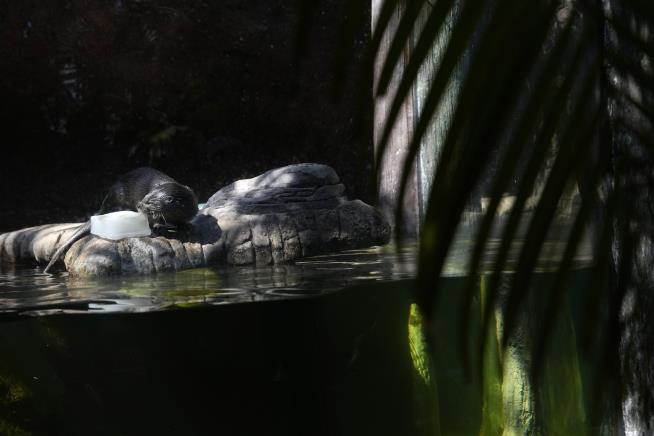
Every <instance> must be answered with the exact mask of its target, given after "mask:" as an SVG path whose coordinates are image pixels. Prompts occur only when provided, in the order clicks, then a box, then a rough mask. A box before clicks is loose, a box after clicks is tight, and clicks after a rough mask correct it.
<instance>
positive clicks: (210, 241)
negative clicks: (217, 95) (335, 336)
mask: <svg viewBox="0 0 654 436" xmlns="http://www.w3.org/2000/svg"><path fill="white" fill-rule="evenodd" d="M344 190H345V188H344V186H343V185H342V184H341V183H339V178H338V176H337V175H336V173H335V172H334V170H333V169H332V168H330V167H328V166H326V165H319V164H311V163H305V164H298V165H290V166H286V167H282V168H277V169H274V170H270V171H267V172H265V173H264V174H261V175H260V176H257V177H254V178H252V179H246V180H238V181H236V182H234V183H232V184H231V185H228V186H226V187H224V188H222V189H221V190H219V191H218V192H216V193H215V194H214V195H213V196H211V198H209V200H207V203H206V205H205V206H204V207H203V208H202V209H201V210H200V211H199V212H198V214H197V215H196V217H195V218H194V220H193V225H192V226H191V228H190V229H188V230H186V231H182V232H180V233H178V234H175V235H174V236H170V235H168V236H167V237H163V236H157V237H141V238H127V239H123V240H120V241H109V240H106V239H102V238H99V237H97V236H94V235H89V236H86V237H84V238H82V239H80V240H79V241H77V242H76V243H75V244H74V245H73V246H72V247H71V248H70V249H69V250H68V252H67V253H66V256H65V258H64V262H65V264H66V268H67V269H68V271H69V273H70V274H71V275H76V276H99V275H111V274H133V273H137V274H149V273H154V272H158V271H177V270H182V269H188V268H196V267H201V266H206V265H210V264H218V263H228V264H234V265H243V264H251V263H256V264H274V263H282V262H289V261H293V260H295V259H298V258H300V257H304V256H310V255H315V254H322V253H329V252H336V251H339V250H344V249H350V248H363V247H370V246H374V245H382V244H385V243H387V242H388V240H389V236H390V229H389V225H388V223H386V222H385V221H384V219H383V218H382V216H381V214H380V213H379V211H378V210H377V209H375V208H374V207H372V206H370V205H368V204H366V203H364V202H362V201H360V200H347V199H346V198H345V197H344V196H343V192H344ZM76 226H77V225H76V224H49V225H44V226H38V227H30V228H27V229H22V230H18V231H15V232H10V233H4V234H1V235H0V259H1V260H2V261H4V262H13V263H18V262H37V263H45V262H47V261H48V260H49V259H50V257H51V256H52V254H53V253H54V251H55V250H56V249H57V247H58V246H59V245H60V244H61V243H63V242H64V241H66V239H68V237H70V235H72V233H73V232H74V231H75V228H76Z"/></svg>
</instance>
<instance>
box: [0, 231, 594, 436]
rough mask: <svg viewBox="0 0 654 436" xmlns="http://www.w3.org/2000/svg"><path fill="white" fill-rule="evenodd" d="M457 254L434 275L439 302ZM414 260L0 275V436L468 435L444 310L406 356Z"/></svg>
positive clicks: (474, 414)
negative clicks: (134, 273) (439, 283)
mask: <svg viewBox="0 0 654 436" xmlns="http://www.w3.org/2000/svg"><path fill="white" fill-rule="evenodd" d="M497 245H498V241H492V243H491V244H490V246H489V256H492V253H493V252H494V251H495V250H496V249H497ZM470 247H471V245H470V242H469V241H459V242H458V243H457V246H456V247H455V249H454V250H453V252H452V255H451V256H450V258H449V259H448V261H447V264H446V266H445V270H444V277H445V278H444V282H443V288H442V290H443V294H444V295H445V296H448V297H447V298H446V299H445V300H444V301H450V300H449V299H451V298H454V299H455V297H456V295H457V294H458V293H457V289H459V287H460V286H461V283H462V275H463V273H464V271H465V261H466V259H467V258H468V255H469V250H470ZM562 247H563V245H562V244H561V243H558V242H552V243H550V245H549V246H548V248H547V249H546V250H545V254H544V256H543V258H542V259H541V263H540V269H541V270H542V271H544V272H543V273H544V274H545V271H547V270H548V269H550V268H551V266H552V265H553V260H554V259H556V257H557V256H558V255H560V252H561V250H562ZM516 249H517V247H516ZM416 255H417V254H416V250H415V247H407V248H405V249H403V250H401V251H399V252H396V251H395V250H393V249H392V248H388V247H386V248H378V247H377V248H372V249H367V250H353V251H347V252H343V253H339V254H335V255H328V256H317V257H313V258H307V259H304V260H302V261H299V262H297V263H295V264H291V265H283V266H274V267H269V266H266V267H255V266H244V267H220V268H205V269H197V270H190V271H183V272H179V273H170V274H157V275H154V276H147V277H117V278H105V279H95V280H76V279H73V278H71V277H68V276H67V274H65V273H63V274H60V275H56V276H44V275H42V274H40V269H13V268H10V267H7V266H4V267H3V268H4V269H3V270H2V271H1V274H0V435H5V434H6V435H13V434H16V435H23V434H34V435H187V434H188V435H204V434H226V435H250V434H260V435H357V436H359V435H364V434H375V435H418V436H421V435H427V434H434V432H433V431H434V429H439V431H440V432H441V433H440V434H476V433H478V429H479V428H480V425H481V423H482V421H483V419H485V418H484V416H485V415H484V416H483V415H482V407H481V405H482V403H483V402H484V401H486V399H485V397H484V396H483V395H482V390H481V389H480V387H479V386H478V385H474V384H472V385H471V384H470V383H469V382H466V381H465V380H464V378H463V376H462V371H461V368H460V366H457V363H456V360H455V359H454V356H455V355H456V345H457V342H456V341H457V339H456V338H455V337H454V336H452V335H450V334H447V333H446V329H447V328H450V327H451V325H449V326H448V320H452V319H453V317H452V314H453V313H454V311H453V310H451V308H449V307H448V306H447V305H446V306H445V307H444V310H445V311H444V312H443V313H442V314H441V315H440V316H439V319H438V320H436V322H435V323H434V324H433V325H432V328H433V329H435V331H437V332H438V334H439V335H440V336H439V343H440V345H441V347H443V348H442V350H444V351H443V352H441V353H438V355H437V358H436V359H435V361H434V362H432V363H431V364H429V363H424V360H425V358H426V356H425V355H424V352H423V353H420V352H416V346H417V345H418V348H420V347H419V345H420V340H419V339H416V337H415V334H416V333H415V330H412V328H411V326H412V325H414V324H415V319H414V318H413V315H412V313H413V312H412V309H411V307H412V304H413V294H412V290H413V289H414V286H415V282H414V277H415V273H416V271H415V261H416ZM513 258H515V256H513ZM489 259H490V257H489ZM489 259H487V261H486V265H487V266H488V265H489ZM586 261H587V253H585V252H583V250H582V252H581V253H580V255H579V256H578V262H579V265H583V264H585V262H586ZM513 264H514V262H510V263H509V265H508V267H507V268H508V270H509V271H510V269H511V267H512V265H513ZM451 301H454V300H451ZM452 304H454V303H452ZM475 310H477V312H478V307H477V309H475ZM568 336H569V335H568ZM565 346H567V345H565ZM564 348H565V347H564ZM565 350H568V351H569V347H568V348H566V349H565ZM566 352H567V351H566ZM573 354H574V353H573ZM430 368H431V371H432V372H431V375H429V374H430V373H429V369H430ZM577 372H579V371H577ZM426 380H431V381H426ZM432 382H433V385H432V384H430V383H432ZM436 391H437V392H438V398H437V399H435V398H434V397H433V392H436ZM484 404H485V403H484Z"/></svg>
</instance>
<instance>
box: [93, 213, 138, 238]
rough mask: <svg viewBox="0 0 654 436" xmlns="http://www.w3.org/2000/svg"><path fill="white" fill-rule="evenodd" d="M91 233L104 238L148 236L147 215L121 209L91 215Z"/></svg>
mask: <svg viewBox="0 0 654 436" xmlns="http://www.w3.org/2000/svg"><path fill="white" fill-rule="evenodd" d="M91 233H93V234H94V235H98V236H100V237H101V238H105V239H113V240H118V239H123V238H136V237H138V236H150V226H149V225H148V217H147V215H145V214H144V213H140V212H132V211H129V210H121V211H119V212H111V213H107V214H104V215H93V216H92V217H91Z"/></svg>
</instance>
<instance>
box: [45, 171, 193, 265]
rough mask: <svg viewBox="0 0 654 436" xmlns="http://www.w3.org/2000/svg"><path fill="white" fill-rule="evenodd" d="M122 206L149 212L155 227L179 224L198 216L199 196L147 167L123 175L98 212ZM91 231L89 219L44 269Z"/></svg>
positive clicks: (113, 210) (152, 224)
mask: <svg viewBox="0 0 654 436" xmlns="http://www.w3.org/2000/svg"><path fill="white" fill-rule="evenodd" d="M119 210H131V211H138V212H142V213H145V214H146V215H147V216H148V222H149V223H150V227H153V228H168V227H177V226H183V225H185V224H187V223H188V222H189V221H190V220H191V219H192V218H193V217H194V216H195V214H196V213H197V211H198V200H197V197H196V195H195V193H194V192H193V190H192V189H191V188H189V187H188V186H186V185H182V184H181V183H179V182H177V181H176V180H175V179H173V178H172V177H170V176H168V175H166V174H164V173H162V172H161V171H158V170H155V169H154V168H147V167H143V168H137V169H135V170H132V171H130V172H128V173H127V174H124V175H122V176H121V177H119V178H118V180H117V181H116V183H114V184H113V185H112V186H111V187H110V188H109V192H108V193H107V195H106V196H105V197H104V200H103V201H102V205H101V206H100V210H98V212H96V214H95V215H101V214H105V213H109V212H116V211H119ZM90 231H91V221H90V220H89V221H87V222H86V223H84V224H82V225H81V226H80V227H79V228H78V229H77V231H75V233H74V234H73V235H72V236H71V237H70V238H69V239H68V240H67V241H66V242H65V243H64V244H63V245H61V246H60V247H59V248H58V249H57V251H56V252H55V253H54V254H53V255H52V258H51V259H50V262H49V263H48V265H47V266H46V267H45V269H44V270H43V272H45V273H47V272H48V271H50V269H51V268H52V266H53V265H54V264H55V262H57V260H58V259H59V258H60V257H61V256H62V255H63V254H64V253H65V252H66V251H67V250H68V249H69V248H70V246H71V245H73V243H74V242H75V241H77V240H78V239H80V238H81V237H82V236H84V235H86V234H88V233H89V232H90Z"/></svg>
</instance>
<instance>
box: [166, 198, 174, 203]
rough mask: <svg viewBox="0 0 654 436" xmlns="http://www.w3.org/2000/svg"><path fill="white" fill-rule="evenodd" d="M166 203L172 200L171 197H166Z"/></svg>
mask: <svg viewBox="0 0 654 436" xmlns="http://www.w3.org/2000/svg"><path fill="white" fill-rule="evenodd" d="M165 200H166V203H172V202H173V197H166V199H165Z"/></svg>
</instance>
